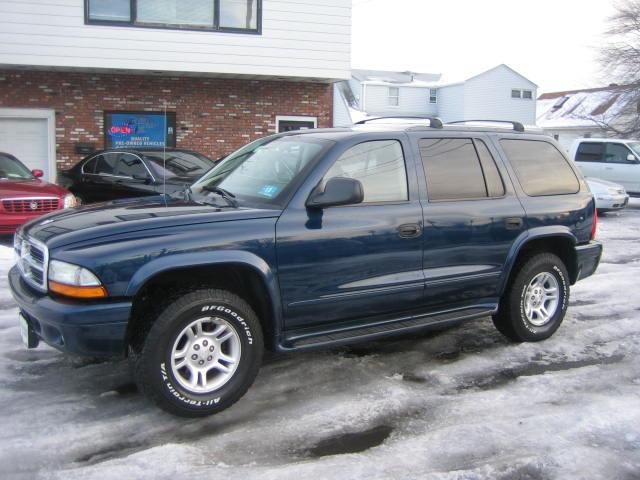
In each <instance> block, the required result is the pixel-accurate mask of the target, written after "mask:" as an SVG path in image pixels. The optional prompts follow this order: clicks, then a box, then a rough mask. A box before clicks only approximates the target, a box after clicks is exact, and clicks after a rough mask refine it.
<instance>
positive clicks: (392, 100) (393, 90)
mask: <svg viewBox="0 0 640 480" xmlns="http://www.w3.org/2000/svg"><path fill="white" fill-rule="evenodd" d="M389 105H391V106H392V107H397V106H398V105H400V89H399V88H398V87H389Z"/></svg>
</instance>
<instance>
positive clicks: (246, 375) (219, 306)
mask: <svg viewBox="0 0 640 480" xmlns="http://www.w3.org/2000/svg"><path fill="white" fill-rule="evenodd" d="M263 349H264V345H263V338H262V329H261V328H260V322H259V321H258V318H257V317H256V315H255V313H254V312H253V310H252V309H251V307H250V306H249V305H248V304H247V303H246V302H245V301H244V300H242V299H241V298H240V297H238V296H236V295H234V294H232V293H229V292H227V291H224V290H198V291H196V292H192V293H188V294H186V295H183V296H182V297H180V298H178V299H177V300H176V301H174V302H173V303H171V304H170V305H169V306H168V307H167V308H166V309H165V310H164V311H163V312H162V313H161V314H160V316H159V317H158V318H157V320H156V321H155V323H154V324H153V325H152V327H151V329H150V330H149V334H148V335H147V337H146V339H145V341H144V345H143V347H142V351H141V353H140V354H139V355H137V356H135V357H134V358H135V364H134V375H135V378H136V383H137V384H138V387H139V388H140V390H141V391H142V392H144V393H145V394H146V395H147V396H148V397H149V398H150V399H151V400H153V401H154V402H155V403H156V404H157V405H158V406H160V407H161V408H162V409H164V410H166V411H168V412H170V413H173V414H175V415H180V416H183V417H201V416H205V415H211V414H213V413H217V412H220V411H221V410H224V409H225V408H227V407H229V406H231V405H232V404H233V403H235V402H236V401H237V400H238V399H239V398H240V397H242V395H244V393H245V392H246V391H247V390H248V388H249V387H250V386H251V384H252V383H253V380H254V379H255V377H256V375H257V373H258V370H259V368H260V363H261V360H262V353H263Z"/></svg>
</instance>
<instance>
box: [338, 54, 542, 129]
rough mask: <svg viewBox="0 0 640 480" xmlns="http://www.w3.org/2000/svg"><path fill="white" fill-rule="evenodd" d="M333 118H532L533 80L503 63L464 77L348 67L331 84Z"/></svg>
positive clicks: (346, 121)
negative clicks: (344, 76)
mask: <svg viewBox="0 0 640 480" xmlns="http://www.w3.org/2000/svg"><path fill="white" fill-rule="evenodd" d="M335 88H336V93H335V94H334V124H335V125H349V124H351V123H353V122H355V121H357V120H359V119H361V118H363V117H364V116H367V115H368V116H438V117H440V118H441V119H442V120H444V121H445V122H447V121H455V120H513V121H519V122H522V123H525V124H534V123H535V120H536V105H535V98H536V97H537V88H538V87H537V85H536V84H535V83H533V82H532V81H531V80H529V79H527V78H525V77H524V76H522V75H521V74H519V73H518V72H516V71H515V70H513V69H511V68H509V67H508V66H506V65H504V64H503V65H498V66H497V67H495V68H492V69H490V70H487V71H486V72H483V73H480V74H478V75H475V76H473V77H470V78H468V79H466V80H463V81H459V82H450V81H445V80H444V79H443V77H442V75H441V74H435V73H413V72H386V71H375V70H353V72H352V78H351V79H350V80H349V81H347V82H340V83H338V84H337V85H336V87H335Z"/></svg>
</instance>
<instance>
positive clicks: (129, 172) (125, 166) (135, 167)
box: [114, 153, 148, 177]
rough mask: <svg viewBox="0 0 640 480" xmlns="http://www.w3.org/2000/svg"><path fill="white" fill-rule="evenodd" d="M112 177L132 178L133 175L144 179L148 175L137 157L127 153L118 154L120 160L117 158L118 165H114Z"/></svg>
mask: <svg viewBox="0 0 640 480" xmlns="http://www.w3.org/2000/svg"><path fill="white" fill-rule="evenodd" d="M114 175H119V176H121V177H133V176H134V175H138V176H142V177H146V176H148V173H147V169H146V168H145V167H144V165H143V164H142V162H141V161H140V159H139V158H138V157H136V156H135V155H131V154H129V153H122V154H120V158H118V163H116V169H115V172H114Z"/></svg>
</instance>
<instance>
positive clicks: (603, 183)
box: [585, 177, 624, 193]
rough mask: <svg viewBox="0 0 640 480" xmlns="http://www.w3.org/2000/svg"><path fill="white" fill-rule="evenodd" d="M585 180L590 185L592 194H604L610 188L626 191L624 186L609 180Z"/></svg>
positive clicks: (589, 178)
mask: <svg viewBox="0 0 640 480" xmlns="http://www.w3.org/2000/svg"><path fill="white" fill-rule="evenodd" d="M585 180H586V181H587V183H588V184H589V190H591V193H595V192H604V191H606V190H607V189H609V188H616V189H618V190H624V187H623V186H622V185H620V184H618V183H613V182H609V181H607V180H602V179H600V178H591V177H587V178H586V179H585Z"/></svg>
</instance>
